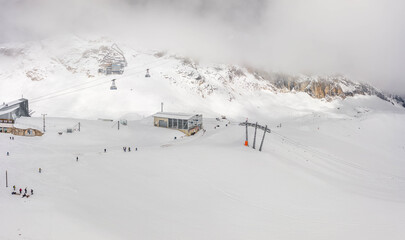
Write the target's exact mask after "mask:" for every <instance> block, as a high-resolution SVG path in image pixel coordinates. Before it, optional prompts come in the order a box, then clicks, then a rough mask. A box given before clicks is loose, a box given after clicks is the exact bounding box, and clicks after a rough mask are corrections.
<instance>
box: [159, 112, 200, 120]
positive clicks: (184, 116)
mask: <svg viewBox="0 0 405 240" xmlns="http://www.w3.org/2000/svg"><path fill="white" fill-rule="evenodd" d="M195 115H197V114H191V113H172V112H159V113H156V114H154V115H153V116H154V117H159V118H175V119H185V120H187V119H190V118H193V117H194V116H195Z"/></svg>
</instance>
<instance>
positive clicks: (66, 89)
mask: <svg viewBox="0 0 405 240" xmlns="http://www.w3.org/2000/svg"><path fill="white" fill-rule="evenodd" d="M162 61H163V59H160V60H158V61H154V62H149V63H146V64H143V65H141V66H136V67H132V68H128V69H135V68H140V67H144V66H146V65H150V64H155V63H158V62H162ZM167 63H168V62H164V63H163V64H167ZM163 64H158V65H156V66H154V67H157V66H161V65H163ZM143 71H144V70H142V71H137V72H135V73H131V74H129V75H126V76H120V77H117V78H116V80H120V79H122V78H125V77H128V76H131V75H134V74H138V73H142V72H143ZM106 78H109V76H102V77H99V78H97V79H94V80H91V81H88V82H85V83H81V84H76V85H73V86H70V87H68V88H65V89H61V90H58V91H55V92H51V93H49V94H47V95H43V96H40V97H36V98H32V100H31V102H37V101H38V100H40V99H43V98H46V99H47V98H48V97H49V96H51V95H54V94H59V93H62V92H65V91H68V90H70V89H75V88H76V87H81V86H84V85H87V84H90V83H94V82H97V81H101V80H104V79H106ZM108 81H109V82H110V80H108Z"/></svg>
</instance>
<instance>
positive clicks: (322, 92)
mask: <svg viewBox="0 0 405 240" xmlns="http://www.w3.org/2000/svg"><path fill="white" fill-rule="evenodd" d="M258 75H259V74H258ZM259 76H261V77H262V78H263V79H266V80H269V81H270V82H272V83H273V85H274V86H275V87H276V88H277V89H278V90H280V91H284V92H292V91H296V92H306V93H308V94H309V95H310V96H312V97H314V98H319V99H326V100H331V99H332V98H333V97H341V98H346V97H352V96H355V95H375V96H377V97H379V98H381V99H383V100H385V101H388V102H391V103H392V104H399V105H401V106H403V107H405V101H404V99H403V98H402V97H400V96H398V95H393V94H389V93H384V92H382V91H380V90H378V89H376V88H374V87H373V86H371V85H369V84H365V83H356V82H353V81H351V80H349V79H347V78H346V77H345V76H341V75H335V76H304V75H301V76H292V75H286V74H280V73H273V74H268V73H265V74H263V75H259Z"/></svg>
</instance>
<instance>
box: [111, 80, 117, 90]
mask: <svg viewBox="0 0 405 240" xmlns="http://www.w3.org/2000/svg"><path fill="white" fill-rule="evenodd" d="M111 82H112V83H111V87H110V90H117V86H115V79H113V80H111Z"/></svg>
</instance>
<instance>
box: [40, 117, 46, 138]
mask: <svg viewBox="0 0 405 240" xmlns="http://www.w3.org/2000/svg"><path fill="white" fill-rule="evenodd" d="M41 115H42V118H43V125H44V133H45V116H46V115H47V114H41Z"/></svg>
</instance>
